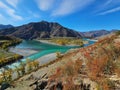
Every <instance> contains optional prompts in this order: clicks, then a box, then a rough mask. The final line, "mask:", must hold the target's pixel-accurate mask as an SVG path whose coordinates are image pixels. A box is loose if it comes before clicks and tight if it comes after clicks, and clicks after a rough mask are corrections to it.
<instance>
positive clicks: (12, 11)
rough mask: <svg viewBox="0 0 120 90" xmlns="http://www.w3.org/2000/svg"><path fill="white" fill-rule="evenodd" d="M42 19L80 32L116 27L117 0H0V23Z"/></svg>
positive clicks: (118, 19) (118, 24)
mask: <svg viewBox="0 0 120 90" xmlns="http://www.w3.org/2000/svg"><path fill="white" fill-rule="evenodd" d="M42 20H44V21H48V22H58V23H60V24H61V25H63V26H65V27H67V28H71V29H74V30H77V31H82V32H83V31H91V30H101V29H107V30H111V29H120V0H0V24H5V25H7V24H12V25H14V26H20V25H23V24H27V23H30V22H40V21H42Z"/></svg>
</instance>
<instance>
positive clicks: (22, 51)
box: [9, 47, 38, 56]
mask: <svg viewBox="0 0 120 90" xmlns="http://www.w3.org/2000/svg"><path fill="white" fill-rule="evenodd" d="M9 51H10V52H13V53H17V54H20V55H22V56H29V55H31V54H34V53H37V52H38V51H36V50H31V49H24V48H13V47H11V48H9Z"/></svg>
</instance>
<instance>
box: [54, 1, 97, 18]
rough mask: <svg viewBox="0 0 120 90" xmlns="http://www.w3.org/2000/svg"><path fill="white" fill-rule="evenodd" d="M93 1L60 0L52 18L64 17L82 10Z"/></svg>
mask: <svg viewBox="0 0 120 90" xmlns="http://www.w3.org/2000/svg"><path fill="white" fill-rule="evenodd" d="M93 1H95V0H62V2H61V3H60V6H59V7H58V8H56V9H55V10H54V11H53V13H52V16H64V15H68V14H71V13H74V12H76V11H78V10H82V9H84V8H85V7H86V6H88V5H89V4H91V3H92V2H93Z"/></svg>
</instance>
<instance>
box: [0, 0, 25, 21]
mask: <svg viewBox="0 0 120 90" xmlns="http://www.w3.org/2000/svg"><path fill="white" fill-rule="evenodd" d="M0 8H2V9H4V11H5V12H6V13H7V14H8V15H9V16H10V17H12V18H13V19H14V20H22V19H23V18H22V17H21V16H19V15H17V14H15V10H14V9H11V8H10V7H8V6H7V5H6V4H4V3H3V2H1V1H0Z"/></svg>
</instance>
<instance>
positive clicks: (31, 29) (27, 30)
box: [0, 21, 81, 39]
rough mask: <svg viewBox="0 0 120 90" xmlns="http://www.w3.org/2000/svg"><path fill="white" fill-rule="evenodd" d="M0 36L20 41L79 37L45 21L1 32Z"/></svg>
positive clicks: (70, 31)
mask: <svg viewBox="0 0 120 90" xmlns="http://www.w3.org/2000/svg"><path fill="white" fill-rule="evenodd" d="M0 34H1V35H9V36H15V37H18V38H22V39H36V38H50V37H79V38H80V37H81V35H80V34H79V33H78V32H77V31H74V30H72V29H68V28H65V27H63V26H62V25H60V24H58V23H54V22H46V21H41V22H36V23H29V24H25V25H22V26H19V27H15V28H14V27H13V28H10V29H5V30H1V31H0Z"/></svg>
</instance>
